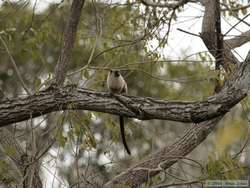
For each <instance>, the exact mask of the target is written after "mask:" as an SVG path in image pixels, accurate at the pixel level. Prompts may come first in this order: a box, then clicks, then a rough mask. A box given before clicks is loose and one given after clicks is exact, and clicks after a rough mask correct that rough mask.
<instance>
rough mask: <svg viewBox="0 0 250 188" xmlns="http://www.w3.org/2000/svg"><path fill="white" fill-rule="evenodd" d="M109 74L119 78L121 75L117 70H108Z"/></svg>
mask: <svg viewBox="0 0 250 188" xmlns="http://www.w3.org/2000/svg"><path fill="white" fill-rule="evenodd" d="M110 74H114V77H119V76H120V75H121V73H120V71H118V70H110Z"/></svg>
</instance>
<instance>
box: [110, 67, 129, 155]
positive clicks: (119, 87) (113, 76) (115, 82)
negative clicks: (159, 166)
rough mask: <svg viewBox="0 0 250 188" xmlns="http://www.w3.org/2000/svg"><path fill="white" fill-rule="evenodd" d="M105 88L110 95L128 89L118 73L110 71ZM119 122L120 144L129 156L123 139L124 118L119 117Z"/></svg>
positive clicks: (125, 91)
mask: <svg viewBox="0 0 250 188" xmlns="http://www.w3.org/2000/svg"><path fill="white" fill-rule="evenodd" d="M107 86H108V89H109V91H110V92H111V93H118V94H122V93H127V92H128V87H127V83H126V81H125V80H124V78H123V77H122V75H121V73H120V71H117V70H110V71H109V74H108V78H107ZM119 120H120V131H121V138H122V143H123V145H124V147H125V149H126V151H127V153H128V154H129V155H130V154H131V152H130V150H129V148H128V145H127V142H126V137H125V130H124V118H123V116H119Z"/></svg>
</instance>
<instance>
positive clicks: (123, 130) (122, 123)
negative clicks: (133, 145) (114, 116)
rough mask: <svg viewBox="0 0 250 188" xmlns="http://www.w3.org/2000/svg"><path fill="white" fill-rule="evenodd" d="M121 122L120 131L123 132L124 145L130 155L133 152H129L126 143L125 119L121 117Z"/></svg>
mask: <svg viewBox="0 0 250 188" xmlns="http://www.w3.org/2000/svg"><path fill="white" fill-rule="evenodd" d="M119 120H120V131H121V137H122V143H123V145H124V147H125V149H126V151H127V153H128V154H129V155H130V154H131V152H130V150H129V147H128V145H127V142H126V137H125V129H124V118H123V116H119Z"/></svg>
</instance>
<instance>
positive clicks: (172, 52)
mask: <svg viewBox="0 0 250 188" xmlns="http://www.w3.org/2000/svg"><path fill="white" fill-rule="evenodd" d="M60 1H61V0H37V4H36V7H37V8H36V11H38V12H40V11H42V10H44V9H45V8H46V7H47V6H48V4H49V3H52V2H57V3H58V2H60ZM31 2H32V4H33V5H34V2H35V0H32V1H31ZM116 2H117V0H116ZM184 9H185V11H184V12H182V13H180V14H178V15H179V16H178V21H177V22H173V24H172V25H171V32H170V36H169V44H168V45H167V46H166V47H165V48H164V49H162V50H161V53H162V54H164V56H166V57H168V58H172V59H180V58H182V57H183V55H182V54H183V51H184V50H185V53H186V54H194V53H197V52H202V51H207V48H206V47H205V45H204V44H203V42H202V40H201V39H200V38H198V37H195V36H192V35H189V34H186V33H183V32H180V31H178V30H177V28H181V29H183V30H187V31H189V32H192V33H196V34H199V33H200V32H201V23H202V16H203V10H204V9H203V7H201V6H199V5H195V4H192V3H189V4H188V5H185V7H184ZM194 17H197V18H194ZM241 17H243V16H241ZM221 20H222V32H223V33H225V32H227V31H228V30H229V29H230V28H231V26H232V25H234V24H236V23H238V20H237V19H230V20H229V19H225V18H224V17H222V19H221ZM245 21H246V22H248V23H250V16H249V17H248V18H247V19H245ZM249 29H250V28H249V26H247V25H246V24H244V23H240V24H239V25H238V26H237V27H236V29H233V30H232V31H231V32H230V33H229V35H231V36H232V35H239V34H241V32H244V31H247V30H249ZM237 30H239V31H241V32H239V31H237ZM151 45H152V46H153V47H156V45H157V44H156V43H155V42H152V44H151ZM249 49H250V43H249V42H248V43H247V44H245V45H243V46H242V47H240V48H238V49H236V52H237V54H239V55H237V57H238V59H239V60H240V61H243V60H244V59H245V57H246V55H247V53H248V51H249ZM57 152H58V151H50V153H51V154H52V155H54V156H57ZM108 160H109V159H107V158H105V157H104V158H103V161H105V162H108ZM45 161H46V159H45ZM55 170H56V169H55V161H51V162H50V163H44V164H43V173H44V174H45V177H46V183H45V184H44V188H52V187H53V188H56V187H58V183H59V182H61V183H62V184H64V185H66V186H64V187H65V188H66V187H67V184H66V183H65V182H64V183H63V181H62V180H60V179H58V178H57V177H58V176H57V175H56V171H55ZM52 182H53V185H52ZM62 184H61V185H62ZM62 187H63V186H62Z"/></svg>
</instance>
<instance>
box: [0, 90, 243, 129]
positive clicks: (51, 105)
mask: <svg viewBox="0 0 250 188" xmlns="http://www.w3.org/2000/svg"><path fill="white" fill-rule="evenodd" d="M245 96H246V92H243V91H240V90H230V91H227V92H223V93H221V94H219V95H214V96H211V97H209V98H208V99H207V100H204V101H199V102H178V101H165V100H161V99H154V98H143V97H135V96H119V95H115V96H111V95H110V94H108V93H105V92H94V91H91V90H86V89H80V88H76V87H72V86H66V87H61V88H57V89H50V90H47V91H42V92H39V93H37V94H35V95H32V96H28V97H25V98H16V99H12V100H5V101H2V103H1V104H0V126H5V125H8V124H11V123H16V122H20V121H23V120H27V119H29V118H31V117H32V118H34V117H37V116H40V115H44V114H47V113H50V112H54V111H60V110H91V111H97V112H104V113H111V114H116V115H122V116H126V117H131V118H137V119H141V120H148V119H165V120H173V121H180V122H196V123H197V122H201V121H204V120H208V119H212V118H214V117H217V116H220V115H223V114H225V113H226V112H228V111H229V110H230V108H232V107H233V106H234V105H235V104H237V103H238V102H239V101H240V100H241V99H242V98H244V97H245Z"/></svg>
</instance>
